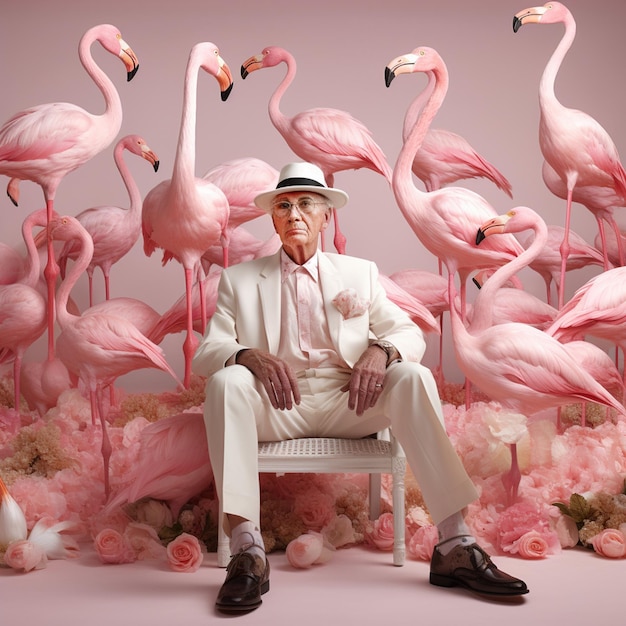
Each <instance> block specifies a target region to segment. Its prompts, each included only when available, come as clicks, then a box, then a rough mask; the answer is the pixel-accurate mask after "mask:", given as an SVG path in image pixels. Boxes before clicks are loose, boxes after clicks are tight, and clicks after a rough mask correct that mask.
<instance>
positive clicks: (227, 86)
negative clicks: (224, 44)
mask: <svg viewBox="0 0 626 626" xmlns="http://www.w3.org/2000/svg"><path fill="white" fill-rule="evenodd" d="M219 63H220V71H219V73H218V75H217V81H218V82H219V84H220V92H221V94H222V102H226V100H228V96H230V92H231V91H232V90H233V75H232V73H231V71H230V68H229V67H228V65H227V63H226V61H224V60H223V59H222V57H220V59H219Z"/></svg>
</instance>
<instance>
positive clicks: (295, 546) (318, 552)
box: [285, 532, 324, 569]
mask: <svg viewBox="0 0 626 626" xmlns="http://www.w3.org/2000/svg"><path fill="white" fill-rule="evenodd" d="M323 550H324V538H323V537H322V535H321V534H320V533H316V532H309V533H305V534H304V535H300V536H299V537H297V538H296V539H293V540H292V541H290V542H289V543H288V544H287V549H286V550H285V554H286V556H287V560H288V561H289V564H290V565H292V566H293V567H298V568H301V569H304V568H307V567H311V565H313V564H314V563H317V562H318V559H320V558H321V557H322V552H323Z"/></svg>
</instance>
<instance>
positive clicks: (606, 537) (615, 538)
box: [591, 528, 626, 559]
mask: <svg viewBox="0 0 626 626" xmlns="http://www.w3.org/2000/svg"><path fill="white" fill-rule="evenodd" d="M591 545H592V546H593V549H594V550H595V551H596V552H597V553H598V554H599V555H601V556H606V557H609V558H611V559H621V558H622V557H624V556H626V537H625V536H624V534H623V533H622V532H620V531H619V530H616V529H615V528H605V529H604V530H602V531H600V532H599V533H598V534H597V535H594V536H593V537H592V538H591Z"/></svg>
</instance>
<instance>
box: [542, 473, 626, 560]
mask: <svg viewBox="0 0 626 626" xmlns="http://www.w3.org/2000/svg"><path fill="white" fill-rule="evenodd" d="M554 504H555V506H556V507H558V509H559V510H560V511H561V513H563V515H564V516H566V517H567V518H569V519H570V520H571V522H572V523H573V524H575V526H576V531H577V540H578V541H577V544H579V545H581V546H584V547H586V548H591V549H593V550H595V551H596V552H597V553H598V554H600V555H601V556H606V557H609V558H626V481H624V488H623V489H622V492H621V493H618V494H610V493H602V492H601V493H590V494H588V495H587V496H584V495H580V494H578V493H573V494H572V495H571V496H570V499H569V502H567V503H565V502H555V503H554Z"/></svg>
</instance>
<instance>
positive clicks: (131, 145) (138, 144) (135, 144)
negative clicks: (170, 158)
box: [118, 135, 159, 172]
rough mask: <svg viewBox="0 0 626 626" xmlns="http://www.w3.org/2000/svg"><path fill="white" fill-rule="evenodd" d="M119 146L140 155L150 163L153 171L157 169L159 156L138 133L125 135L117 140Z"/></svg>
mask: <svg viewBox="0 0 626 626" xmlns="http://www.w3.org/2000/svg"><path fill="white" fill-rule="evenodd" d="M118 146H119V148H121V149H123V150H128V151H129V152H132V154H136V155H137V156H140V157H141V158H142V159H145V160H146V161H148V163H150V164H151V165H152V167H153V169H154V171H155V172H158V171H159V157H158V156H157V155H156V154H155V153H154V152H153V151H152V150H150V148H149V147H148V144H147V143H146V142H145V140H144V139H143V137H140V136H139V135H126V137H123V138H122V139H120V141H119V142H118Z"/></svg>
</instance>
